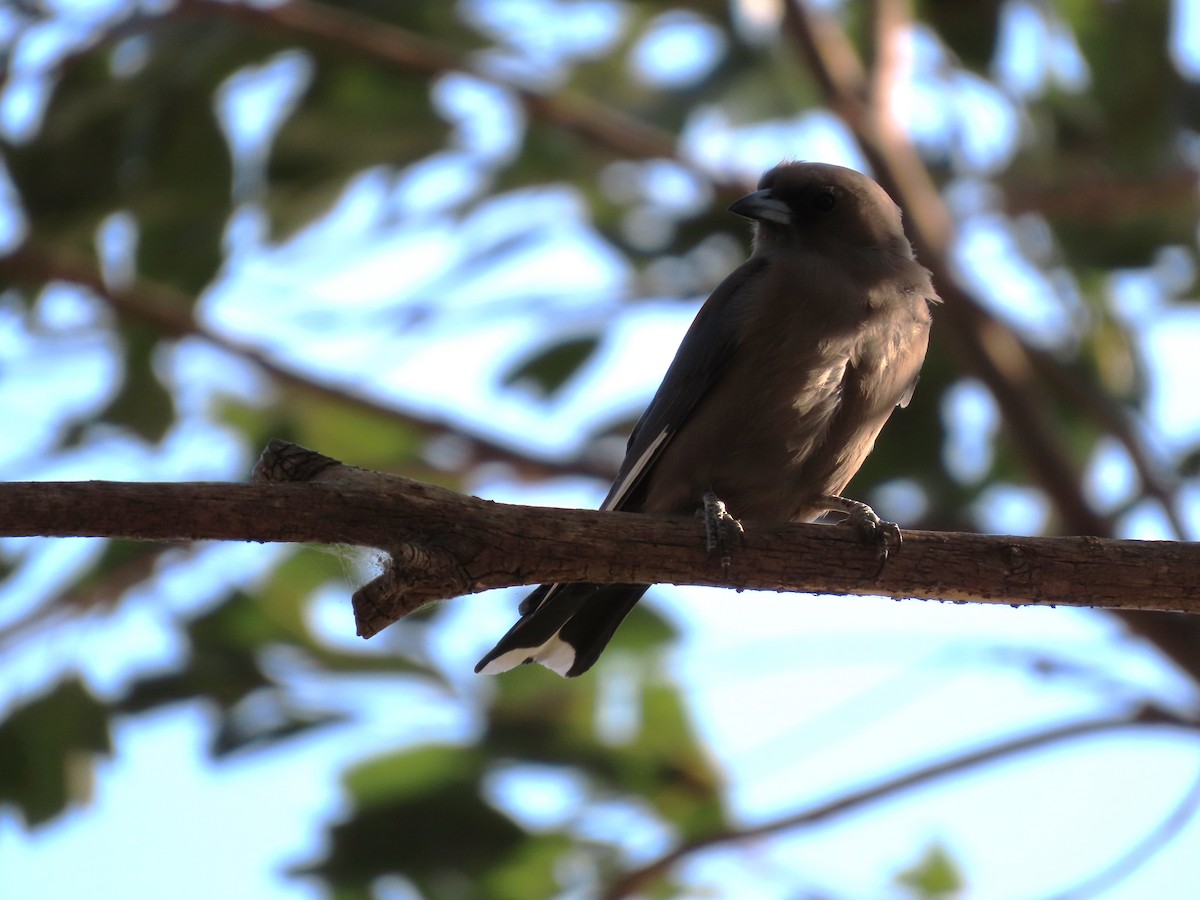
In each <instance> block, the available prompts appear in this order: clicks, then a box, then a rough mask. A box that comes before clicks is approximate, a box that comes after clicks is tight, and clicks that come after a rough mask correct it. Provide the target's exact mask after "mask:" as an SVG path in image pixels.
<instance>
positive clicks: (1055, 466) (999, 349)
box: [784, 0, 1200, 680]
mask: <svg viewBox="0 0 1200 900" xmlns="http://www.w3.org/2000/svg"><path fill="white" fill-rule="evenodd" d="M879 2H880V3H881V4H882V3H888V2H903V0H879ZM784 24H785V28H786V31H787V33H788V34H789V35H790V36H791V38H792V40H793V42H794V43H795V45H796V47H797V49H798V50H799V52H800V55H801V56H802V57H803V58H804V60H805V61H806V63H807V64H808V66H809V69H810V71H811V72H812V73H813V77H814V79H815V80H816V82H817V83H818V84H819V85H820V86H821V88H822V90H823V91H824V93H825V102H826V103H827V105H828V106H829V107H830V108H831V109H832V110H834V111H835V112H836V113H837V114H838V115H839V116H840V117H841V118H842V120H843V121H844V122H845V123H846V124H847V126H848V127H849V128H850V129H851V131H852V132H853V133H854V135H855V137H856V139H857V141H858V143H859V146H860V147H861V148H862V150H863V153H864V154H865V155H866V157H867V159H868V160H869V161H870V163H871V166H872V168H873V169H874V171H875V176H876V178H877V180H878V181H879V182H880V183H881V184H882V185H883V187H884V188H885V189H887V191H888V193H890V194H891V195H892V197H893V198H895V200H896V201H897V202H898V203H899V204H900V205H901V206H902V207H903V208H904V210H905V213H906V221H907V222H908V223H909V225H910V227H911V228H912V232H913V237H914V243H915V244H916V245H917V250H918V254H919V256H920V258H921V261H922V262H923V263H924V264H925V265H926V266H928V267H929V268H930V269H931V270H932V271H933V273H934V282H935V283H936V284H937V285H938V290H939V292H940V293H941V295H942V298H943V299H944V300H945V301H946V303H945V305H944V306H943V308H942V310H941V311H940V315H939V322H944V323H945V325H946V326H947V330H948V332H949V334H950V337H951V344H952V349H953V350H954V351H955V356H956V358H957V360H958V363H959V365H960V366H961V367H962V369H963V370H964V371H966V372H971V373H973V374H974V375H976V377H978V378H979V379H980V380H981V381H983V382H984V384H986V385H987V386H988V389H989V390H990V391H991V393H992V396H993V397H995V399H996V402H997V404H998V406H999V407H1000V412H1001V415H1002V416H1003V418H1004V420H1005V422H1006V423H1007V425H1008V427H1007V429H1006V433H1007V435H1008V437H1009V439H1010V440H1012V441H1013V444H1014V446H1015V447H1016V448H1017V450H1018V452H1019V453H1020V455H1021V456H1022V457H1023V458H1024V460H1025V464H1026V465H1027V466H1028V467H1029V471H1030V472H1031V473H1032V475H1033V477H1034V478H1035V479H1036V481H1037V483H1038V484H1039V485H1040V487H1041V488H1042V489H1043V490H1044V491H1045V492H1046V495H1047V496H1048V497H1049V498H1050V500H1051V502H1052V503H1053V504H1054V507H1055V509H1056V510H1057V511H1058V514H1059V516H1060V517H1061V518H1062V520H1063V527H1064V529H1065V530H1068V531H1072V532H1074V533H1076V534H1092V535H1109V534H1112V533H1113V523H1112V522H1111V520H1109V519H1108V518H1107V517H1105V516H1102V515H1100V514H1099V513H1098V512H1097V511H1096V510H1095V509H1094V508H1093V507H1092V505H1091V504H1090V503H1089V502H1088V500H1087V497H1086V496H1085V495H1084V493H1083V490H1082V487H1081V485H1080V483H1079V479H1078V474H1077V466H1076V465H1075V463H1074V461H1073V460H1071V459H1070V458H1069V456H1068V455H1067V453H1066V451H1065V450H1064V448H1063V446H1062V442H1061V441H1060V440H1059V438H1058V435H1057V429H1056V427H1055V423H1054V422H1053V420H1052V419H1051V417H1050V415H1049V413H1048V411H1047V410H1046V408H1045V407H1044V405H1043V404H1042V403H1041V401H1040V397H1041V392H1042V389H1041V386H1040V381H1039V379H1038V368H1039V366H1038V364H1039V363H1041V364H1043V365H1046V364H1049V365H1051V366H1055V365H1061V364H1060V363H1058V362H1057V361H1056V360H1052V359H1049V358H1043V359H1041V360H1036V359H1035V354H1033V353H1032V352H1031V349H1030V348H1029V347H1028V346H1027V345H1026V344H1025V343H1024V342H1023V341H1022V340H1021V339H1020V337H1019V336H1018V335H1016V334H1015V333H1014V332H1013V330H1012V329H1011V328H1009V327H1008V326H1007V325H1005V324H1004V323H1002V322H1001V321H999V320H998V319H997V318H996V317H995V316H994V315H992V314H991V313H990V312H988V311H987V310H986V309H984V308H983V307H982V306H981V305H980V304H979V303H978V301H976V300H975V299H974V298H973V297H972V296H971V295H970V294H969V293H968V292H967V291H965V290H963V289H962V288H961V287H960V286H959V285H958V283H957V281H956V280H955V277H954V272H953V269H952V267H951V265H950V256H949V250H950V246H951V242H952V240H953V237H954V226H953V218H952V217H951V215H950V212H949V210H948V209H947V207H946V204H945V202H944V201H943V200H942V197H941V195H940V194H939V192H938V191H937V189H936V187H935V186H934V184H933V180H932V179H931V177H930V175H929V170H928V169H927V168H926V167H925V165H924V164H923V163H922V162H921V160H920V158H919V156H918V155H917V152H916V150H915V149H914V148H913V146H912V144H911V143H910V142H909V141H907V140H904V139H903V138H895V137H894V135H892V136H890V139H889V140H888V141H887V142H886V143H885V142H883V141H881V140H880V139H879V129H878V127H877V124H876V122H875V121H874V120H873V117H878V116H881V115H885V114H886V113H887V111H886V110H877V111H875V112H874V113H872V112H871V111H870V110H869V109H868V107H867V105H866V100H865V99H864V98H865V97H866V96H867V89H866V75H865V74H864V73H863V70H862V65H861V63H860V62H858V57H857V53H856V52H855V50H854V47H853V46H852V45H851V43H850V41H849V39H848V38H847V37H846V34H845V32H844V31H843V30H842V29H841V27H840V26H839V25H838V23H837V22H836V21H835V20H834V19H833V17H832V16H830V15H828V14H824V13H820V12H817V11H815V10H812V9H810V8H809V7H808V5H807V4H806V3H804V2H803V0H787V3H786V6H785V19H784ZM876 99H879V98H876ZM1102 427H1103V423H1102ZM1114 437H1116V438H1117V439H1118V440H1119V441H1121V442H1122V443H1123V444H1124V445H1125V446H1126V447H1127V448H1128V450H1129V453H1130V458H1131V459H1132V460H1133V461H1134V463H1135V465H1138V466H1139V468H1138V474H1139V476H1140V477H1141V479H1142V483H1143V484H1144V485H1145V486H1146V491H1147V493H1148V494H1149V495H1150V496H1158V497H1161V496H1164V495H1167V494H1169V488H1168V487H1167V486H1166V485H1164V483H1163V480H1162V478H1161V476H1160V474H1159V472H1158V471H1157V469H1156V468H1155V467H1153V466H1151V465H1149V463H1148V454H1146V453H1145V451H1144V448H1143V447H1142V446H1141V441H1140V440H1138V439H1137V436H1136V435H1135V434H1134V432H1133V430H1132V429H1122V430H1120V431H1117V432H1115V433H1114ZM1168 515H1170V506H1168ZM1178 518H1179V517H1178V516H1171V520H1172V521H1173V522H1175V521H1176V520H1177V519H1178ZM1181 524H1182V523H1177V526H1176V527H1177V536H1178V537H1183V536H1184V533H1185V532H1183V531H1182V530H1179V529H1178V525H1181ZM1118 615H1120V616H1121V618H1122V619H1123V620H1124V622H1125V624H1126V625H1127V626H1128V627H1129V628H1130V629H1131V630H1132V631H1134V632H1136V633H1138V634H1140V635H1142V636H1143V637H1145V638H1147V639H1148V640H1150V641H1152V642H1153V643H1154V644H1155V645H1156V646H1158V647H1159V649H1161V650H1162V652H1163V653H1165V654H1167V656H1169V657H1170V658H1171V659H1172V660H1173V661H1174V662H1175V663H1176V664H1177V665H1178V666H1179V667H1180V668H1181V669H1183V670H1184V671H1185V672H1187V673H1189V675H1190V676H1191V677H1192V678H1193V679H1194V680H1197V679H1200V662H1198V661H1197V660H1198V659H1200V656H1198V655H1197V649H1196V648H1197V646H1198V645H1200V625H1198V624H1197V623H1195V622H1191V621H1187V620H1181V619H1179V618H1178V617H1169V616H1160V615H1146V614H1142V613H1139V612H1132V611H1128V612H1121V613H1118Z"/></svg>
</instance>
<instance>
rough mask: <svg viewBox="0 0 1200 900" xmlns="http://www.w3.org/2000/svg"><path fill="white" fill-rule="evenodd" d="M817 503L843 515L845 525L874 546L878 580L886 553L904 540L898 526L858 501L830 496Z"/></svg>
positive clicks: (885, 560) (820, 499)
mask: <svg viewBox="0 0 1200 900" xmlns="http://www.w3.org/2000/svg"><path fill="white" fill-rule="evenodd" d="M819 502H820V504H821V506H823V507H825V509H828V510H831V511H834V512H840V513H845V514H846V524H847V525H849V526H850V527H852V528H854V529H855V530H856V531H857V532H858V534H859V537H860V538H861V539H862V542H863V543H864V544H873V545H874V546H875V558H876V559H877V560H879V568H878V569H876V570H875V577H876V578H878V577H879V576H880V575H882V574H883V567H884V564H885V563H887V558H888V553H890V552H891V550H892V548H893V546H895V547H899V546H900V544H901V542H903V540H904V536H903V535H902V534H901V533H900V526H899V525H897V524H896V523H895V522H888V521H887V520H886V519H881V518H879V515H878V514H877V513H876V512H875V510H873V509H871V507H869V506H867V504H865V503H860V502H859V501H858V500H849V499H847V498H846V497H838V496H835V495H832V494H831V495H828V496H825V497H821V498H819Z"/></svg>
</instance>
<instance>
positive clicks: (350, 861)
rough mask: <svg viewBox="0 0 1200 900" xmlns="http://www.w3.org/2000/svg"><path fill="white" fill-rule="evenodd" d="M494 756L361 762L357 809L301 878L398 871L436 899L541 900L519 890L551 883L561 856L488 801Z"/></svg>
mask: <svg viewBox="0 0 1200 900" xmlns="http://www.w3.org/2000/svg"><path fill="white" fill-rule="evenodd" d="M485 759H486V755H485V754H484V753H482V752H481V751H479V750H476V749H474V748H463V747H450V746H432V747H424V748H421V749H418V750H413V751H409V752H406V753H397V754H392V755H390V756H386V757H381V758H379V759H375V760H371V761H370V762H367V763H364V764H362V765H359V766H356V767H355V768H353V769H351V770H350V771H349V772H347V774H346V776H345V782H346V787H347V789H348V791H349V792H350V795H351V797H352V799H353V801H354V805H355V806H354V812H353V814H352V815H351V817H350V818H348V819H347V820H345V821H343V822H341V823H339V824H337V825H335V826H334V827H333V828H332V829H331V831H330V835H329V847H330V849H329V852H328V854H327V855H326V856H325V858H324V859H323V860H322V861H320V862H319V863H316V864H314V865H311V866H306V867H303V868H296V869H293V870H292V874H295V875H308V876H314V875H315V876H317V877H319V878H321V879H322V880H324V881H325V882H326V883H327V884H328V885H329V886H330V887H331V888H333V889H334V890H337V891H355V890H363V889H365V888H366V887H367V886H369V885H370V884H371V883H372V882H373V881H375V879H377V878H379V877H381V876H383V875H387V874H397V875H402V876H404V877H405V878H408V879H409V880H411V881H412V882H413V883H414V884H416V885H417V886H418V887H419V888H420V889H421V890H422V892H423V893H424V895H425V896H427V897H431V898H453V897H483V898H490V897H496V898H502V897H503V898H508V897H511V898H513V900H517V898H518V897H520V896H542V895H543V894H540V893H535V894H532V895H521V894H516V893H511V892H510V891H511V890H512V888H513V886H514V885H517V886H522V885H526V884H530V883H537V884H546V883H547V882H548V881H549V872H550V865H551V864H552V862H553V859H552V858H551V857H552V856H553V854H552V853H547V852H545V851H542V852H537V851H536V850H534V849H531V847H530V845H529V844H528V843H527V840H528V836H527V835H526V833H525V832H524V831H523V830H522V829H521V828H520V827H518V826H517V825H516V824H515V823H514V822H513V821H512V820H511V819H509V818H508V817H507V816H504V815H503V814H501V813H499V812H497V811H496V810H495V809H494V808H493V807H491V806H490V805H488V804H487V803H485V802H484V800H483V798H482V796H481V793H480V779H481V777H482V774H483V764H484V761H485ZM505 873H507V874H505Z"/></svg>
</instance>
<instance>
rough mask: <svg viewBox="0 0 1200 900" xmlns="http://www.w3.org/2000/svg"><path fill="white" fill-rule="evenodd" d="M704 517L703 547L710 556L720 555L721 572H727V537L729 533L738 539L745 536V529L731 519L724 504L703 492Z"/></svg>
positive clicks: (710, 494)
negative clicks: (716, 553)
mask: <svg viewBox="0 0 1200 900" xmlns="http://www.w3.org/2000/svg"><path fill="white" fill-rule="evenodd" d="M702 514H703V516H704V546H705V549H706V550H707V551H708V554H709V555H710V556H711V555H712V554H713V552H714V551H715V552H718V553H720V554H721V556H720V559H721V570H722V571H724V572H728V571H729V564H730V562H731V561H732V558H731V556H730V552H729V540H728V535H729V533H730V532H731V531H734V532H736V533H737V535H738V537H739V538H740V537H741V536H743V535H745V533H746V529H745V528H743V527H742V523H741V522H739V521H738V520H737V519H735V518H734V517H733V515H732V514H731V513H730V512H729V510H728V509H726V507H725V503H724V502H723V501H722V500H721V499H720V498H719V497H717V495H716V494H714V493H713V492H712V491H705V492H704V507H703V509H702Z"/></svg>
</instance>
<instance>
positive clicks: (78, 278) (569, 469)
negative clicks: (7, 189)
mask: <svg viewBox="0 0 1200 900" xmlns="http://www.w3.org/2000/svg"><path fill="white" fill-rule="evenodd" d="M0 274H4V275H7V276H8V277H9V278H10V279H13V280H18V281H34V282H40V283H46V282H51V281H61V282H66V283H67V284H73V285H76V286H78V287H81V288H84V289H86V290H87V291H89V292H90V293H91V294H93V295H94V296H96V297H97V298H99V299H100V300H102V301H104V303H106V304H107V305H108V306H109V308H110V309H112V310H113V312H114V313H116V314H117V315H118V316H120V317H122V318H125V319H128V320H131V321H137V322H143V323H145V324H147V325H149V326H151V327H152V328H154V329H155V330H156V331H158V333H160V334H161V335H162V336H163V337H164V338H172V339H181V338H185V337H194V338H199V339H200V340H202V341H205V342H207V343H208V344H211V345H212V346H214V347H216V348H218V349H219V350H222V351H224V352H225V353H228V354H230V355H232V356H235V357H237V358H239V359H242V360H244V361H246V362H248V363H250V364H252V365H254V366H256V367H257V368H258V369H259V370H260V371H262V372H263V374H265V375H266V376H267V377H269V378H271V379H273V380H274V381H275V383H277V384H279V385H282V386H284V387H288V388H292V389H294V390H297V391H300V392H303V393H304V394H307V395H310V396H314V397H319V398H322V399H325V400H329V401H332V402H335V403H338V404H340V405H342V406H345V407H349V408H351V409H357V410H360V411H362V412H365V413H368V414H371V415H376V416H379V417H380V418H382V419H385V420H388V421H392V422H398V423H400V424H402V425H403V426H404V427H405V428H408V429H410V430H411V431H414V432H416V433H417V434H420V435H421V436H423V437H425V438H427V439H434V438H439V437H448V438H452V439H454V440H455V441H457V442H458V446H457V447H456V450H457V451H458V458H459V459H460V460H461V461H460V462H459V464H458V468H459V469H461V470H463V471H465V470H468V469H470V468H472V467H476V466H480V465H483V464H485V463H489V462H498V463H502V464H504V465H506V466H509V467H510V468H511V470H512V472H513V474H514V475H515V476H517V477H520V478H526V479H535V478H552V477H555V476H562V475H593V476H595V477H597V478H605V479H607V478H611V477H612V476H613V475H614V474H615V471H616V470H615V468H613V467H612V466H611V465H605V464H603V463H602V462H600V461H598V460H592V459H588V458H586V457H578V458H574V459H568V460H564V461H556V460H553V459H547V458H543V457H537V456H534V455H532V454H529V453H525V452H523V451H520V450H517V449H515V448H512V447H508V446H505V445H504V444H502V443H499V442H497V441H493V440H491V439H489V438H487V437H485V436H483V435H481V434H475V433H472V432H471V431H470V430H469V429H467V428H465V427H463V426H461V425H457V424H453V425H452V424H449V423H447V422H443V421H440V420H438V419H437V418H434V417H422V416H418V415H416V414H414V413H411V412H408V411H405V410H401V409H398V408H396V407H393V406H389V405H387V404H386V403H384V402H381V401H378V400H374V399H372V398H370V397H366V396H364V395H363V394H362V393H360V392H359V391H357V390H354V389H352V388H349V387H342V386H339V385H336V384H329V383H327V382H324V381H320V380H317V379H314V378H312V377H310V376H308V375H306V374H304V373H303V372H298V371H296V370H294V369H292V368H291V367H289V366H288V365H286V364H284V363H281V362H278V361H276V360H275V359H273V358H272V357H271V356H270V354H268V353H266V352H265V351H263V350H261V349H260V348H258V347H255V346H254V345H252V344H250V343H247V342H244V341H239V340H237V339H236V338H232V337H229V336H228V335H224V334H221V333H220V332H218V331H215V330H213V329H211V328H209V327H207V326H205V325H203V324H202V323H200V322H197V321H196V319H195V318H194V317H193V316H192V314H191V312H190V310H191V309H192V307H193V306H194V304H193V302H192V300H191V298H189V297H187V296H185V295H183V294H181V293H180V292H179V291H176V290H174V289H173V288H171V287H168V286H167V285H163V284H156V283H153V282H150V281H148V280H147V279H144V278H139V279H137V280H136V281H134V282H133V283H132V284H130V285H128V286H127V287H123V288H120V289H117V288H112V287H110V286H109V285H108V284H106V283H105V281H104V276H103V275H102V274H101V272H100V270H99V268H98V267H97V266H96V264H95V263H94V262H91V261H89V260H87V259H84V258H81V257H77V256H71V255H69V254H67V253H64V252H63V251H53V252H52V251H49V250H46V249H45V248H43V247H39V246H37V245H35V244H33V243H31V242H29V241H26V242H25V243H24V244H22V245H21V246H20V247H18V248H17V249H15V250H13V251H12V252H11V253H9V254H7V255H5V256H0Z"/></svg>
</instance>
